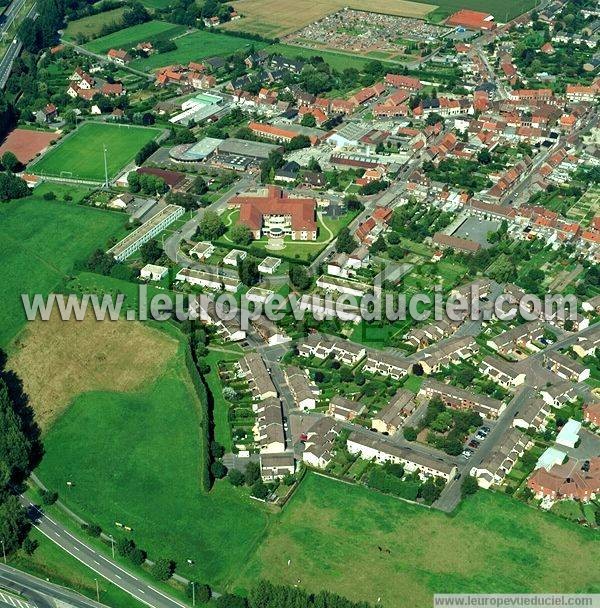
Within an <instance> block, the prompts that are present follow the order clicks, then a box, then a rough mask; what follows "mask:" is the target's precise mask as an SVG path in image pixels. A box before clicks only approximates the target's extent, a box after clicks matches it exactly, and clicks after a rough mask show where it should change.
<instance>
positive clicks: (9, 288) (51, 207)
mask: <svg viewBox="0 0 600 608" xmlns="http://www.w3.org/2000/svg"><path fill="white" fill-rule="evenodd" d="M70 190H71V192H72V194H73V196H74V197H75V196H76V195H77V193H78V192H80V190H81V189H78V188H76V187H73V186H71V187H70ZM37 192H38V191H37V190H35V191H34V193H33V195H32V196H30V197H28V198H26V199H23V200H19V201H12V202H10V203H5V204H3V205H1V206H0V263H1V265H2V268H3V269H4V271H3V273H2V291H1V292H0V308H1V309H2V319H3V320H2V323H0V348H6V347H7V346H8V344H9V342H10V341H11V340H12V339H13V338H14V337H15V336H16V335H17V333H18V332H19V331H20V330H21V329H22V327H23V326H24V325H25V322H26V318H25V313H24V310H23V305H22V303H21V294H23V293H25V294H29V295H31V296H33V294H36V293H40V294H44V295H45V294H47V293H48V292H50V291H51V290H52V289H54V288H56V287H57V285H59V284H60V282H61V281H62V280H63V279H64V277H65V276H66V275H67V274H68V273H69V272H71V271H72V270H73V265H74V263H75V262H76V261H79V260H85V259H86V258H87V257H88V256H89V255H90V254H91V253H92V252H93V251H94V250H95V249H97V248H98V247H104V246H105V245H106V243H107V241H108V239H109V238H110V237H111V236H115V237H117V238H120V237H122V236H123V234H124V232H125V230H124V225H125V221H126V218H125V217H124V216H123V215H122V214H120V213H115V212H110V211H100V210H97V209H91V208H89V207H76V206H74V205H72V204H66V203H62V202H58V201H45V200H43V199H42V197H41V195H38V194H37Z"/></svg>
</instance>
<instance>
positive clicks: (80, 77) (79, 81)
mask: <svg viewBox="0 0 600 608" xmlns="http://www.w3.org/2000/svg"><path fill="white" fill-rule="evenodd" d="M125 93H126V91H125V88H124V87H123V84H122V83H121V82H104V83H102V84H100V85H98V83H97V82H96V79H95V78H94V77H93V76H91V75H90V74H88V73H87V72H85V71H84V70H82V69H81V68H76V69H75V71H74V72H73V74H71V76H70V77H69V86H68V88H67V95H68V96H69V97H71V98H73V99H76V98H80V99H83V100H85V101H92V99H94V97H95V96H96V95H104V96H106V97H118V96H121V95H125Z"/></svg>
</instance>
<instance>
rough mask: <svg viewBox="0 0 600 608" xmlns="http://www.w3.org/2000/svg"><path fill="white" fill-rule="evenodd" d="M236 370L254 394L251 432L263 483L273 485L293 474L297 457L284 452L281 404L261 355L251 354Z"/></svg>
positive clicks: (241, 360) (240, 362)
mask: <svg viewBox="0 0 600 608" xmlns="http://www.w3.org/2000/svg"><path fill="white" fill-rule="evenodd" d="M237 367H238V372H239V377H240V378H244V379H245V380H246V382H247V383H248V387H249V390H250V392H251V394H252V400H253V404H252V410H253V411H254V413H255V415H256V419H255V423H254V427H253V429H252V431H253V435H254V441H255V443H256V445H257V446H258V448H259V451H260V465H261V476H262V478H263V480H264V481H271V480H273V479H276V478H280V477H284V476H285V475H286V474H292V473H294V470H295V461H294V454H293V452H286V450H285V446H286V442H285V430H284V424H283V412H282V409H281V401H280V399H279V394H278V392H277V389H276V388H275V385H274V384H273V380H272V379H271V374H270V373H269V370H268V369H267V367H266V366H265V364H264V361H263V359H262V357H261V356H260V355H259V354H258V353H248V354H247V355H246V356H245V357H243V358H242V359H240V361H239V362H238V363H237ZM243 447H244V448H245V447H246V446H243Z"/></svg>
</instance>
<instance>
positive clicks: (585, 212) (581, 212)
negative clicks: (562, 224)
mask: <svg viewBox="0 0 600 608" xmlns="http://www.w3.org/2000/svg"><path fill="white" fill-rule="evenodd" d="M598 213H600V189H598V188H596V187H593V186H592V187H591V188H590V189H589V190H588V191H587V192H586V193H585V194H584V195H583V196H582V197H581V198H580V199H579V200H578V201H577V202H576V203H575V204H574V205H573V206H572V207H571V208H570V209H569V210H568V211H567V214H566V215H567V217H568V218H569V219H571V220H573V221H575V222H578V223H580V224H582V225H583V226H589V225H590V222H591V221H592V220H593V219H594V216H596V215H598Z"/></svg>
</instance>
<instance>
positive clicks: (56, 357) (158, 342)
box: [9, 312, 177, 431]
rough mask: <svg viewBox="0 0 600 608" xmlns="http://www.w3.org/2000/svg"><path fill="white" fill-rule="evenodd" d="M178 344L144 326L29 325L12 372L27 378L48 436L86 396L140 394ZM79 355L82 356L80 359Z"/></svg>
mask: <svg viewBox="0 0 600 608" xmlns="http://www.w3.org/2000/svg"><path fill="white" fill-rule="evenodd" d="M176 350H177V343H176V341H175V340H173V339H172V338H169V337H168V336H167V335H165V334H164V333H162V332H159V331H158V330H154V329H151V328H149V327H147V326H144V325H142V324H140V323H131V322H127V321H125V320H121V321H114V322H112V321H110V322H109V321H96V320H95V319H94V318H93V315H92V314H91V312H90V314H88V315H86V317H85V318H84V319H83V320H82V321H76V320H74V319H73V320H71V321H61V319H60V318H59V316H58V314H56V313H55V314H53V315H52V316H51V318H50V320H49V321H35V322H33V323H30V324H28V325H27V327H26V329H25V332H24V334H22V335H21V336H19V349H18V351H17V352H16V353H15V355H14V356H13V357H12V358H11V359H10V360H9V367H10V368H11V369H12V370H13V371H15V372H16V373H17V375H18V376H19V377H20V378H23V384H24V388H25V392H26V393H27V395H28V396H29V400H30V404H31V406H32V407H33V410H34V412H35V416H36V421H37V423H38V425H39V426H40V428H41V429H42V431H45V430H46V429H48V427H49V426H50V425H51V424H52V422H53V421H54V420H56V419H57V418H58V417H59V416H60V415H61V414H62V412H64V410H65V409H66V408H67V407H68V406H69V404H70V403H71V401H72V400H73V399H74V398H75V397H77V395H79V394H80V393H82V392H84V391H100V390H109V389H111V390H115V391H135V390H138V389H140V388H141V387H142V386H143V385H145V384H147V383H149V382H151V381H152V379H153V378H155V377H156V376H158V375H159V374H160V373H162V371H163V369H164V367H165V365H166V364H167V361H168V360H169V359H171V358H172V357H173V356H174V355H175V352H176ZM74 353H77V355H76V356H74Z"/></svg>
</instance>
